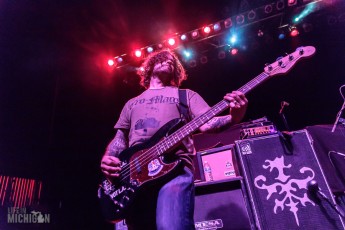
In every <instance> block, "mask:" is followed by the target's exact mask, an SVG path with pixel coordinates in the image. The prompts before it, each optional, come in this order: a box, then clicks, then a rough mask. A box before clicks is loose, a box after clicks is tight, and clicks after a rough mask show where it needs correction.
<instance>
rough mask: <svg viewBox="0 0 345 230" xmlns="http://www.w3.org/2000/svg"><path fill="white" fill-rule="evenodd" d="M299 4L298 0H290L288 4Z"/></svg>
mask: <svg viewBox="0 0 345 230" xmlns="http://www.w3.org/2000/svg"><path fill="white" fill-rule="evenodd" d="M296 4H297V0H288V6H293V5H296Z"/></svg>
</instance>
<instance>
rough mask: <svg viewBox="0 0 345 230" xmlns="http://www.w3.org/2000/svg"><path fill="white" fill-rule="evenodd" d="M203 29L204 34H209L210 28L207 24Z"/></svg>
mask: <svg viewBox="0 0 345 230" xmlns="http://www.w3.org/2000/svg"><path fill="white" fill-rule="evenodd" d="M203 31H204V33H205V34H209V33H210V32H211V28H210V27H209V26H205V27H204V28H203Z"/></svg>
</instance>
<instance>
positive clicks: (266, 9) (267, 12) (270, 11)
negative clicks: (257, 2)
mask: <svg viewBox="0 0 345 230" xmlns="http://www.w3.org/2000/svg"><path fill="white" fill-rule="evenodd" d="M272 10H273V7H272V5H271V4H269V5H266V6H265V8H264V11H265V13H266V14H270V13H272Z"/></svg>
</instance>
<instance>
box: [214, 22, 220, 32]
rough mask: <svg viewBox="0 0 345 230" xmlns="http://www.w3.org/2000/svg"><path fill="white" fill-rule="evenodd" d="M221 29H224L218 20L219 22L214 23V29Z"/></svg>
mask: <svg viewBox="0 0 345 230" xmlns="http://www.w3.org/2000/svg"><path fill="white" fill-rule="evenodd" d="M221 29H222V28H221V26H220V23H219V22H218V23H215V24H214V25H213V30H214V31H219V30H221Z"/></svg>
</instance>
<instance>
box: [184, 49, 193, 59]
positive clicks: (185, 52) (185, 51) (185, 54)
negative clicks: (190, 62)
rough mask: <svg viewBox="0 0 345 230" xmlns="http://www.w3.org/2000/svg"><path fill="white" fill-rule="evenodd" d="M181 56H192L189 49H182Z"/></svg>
mask: <svg viewBox="0 0 345 230" xmlns="http://www.w3.org/2000/svg"><path fill="white" fill-rule="evenodd" d="M183 56H184V57H185V58H186V59H188V58H191V57H192V52H191V51H189V50H184V51H183Z"/></svg>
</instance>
